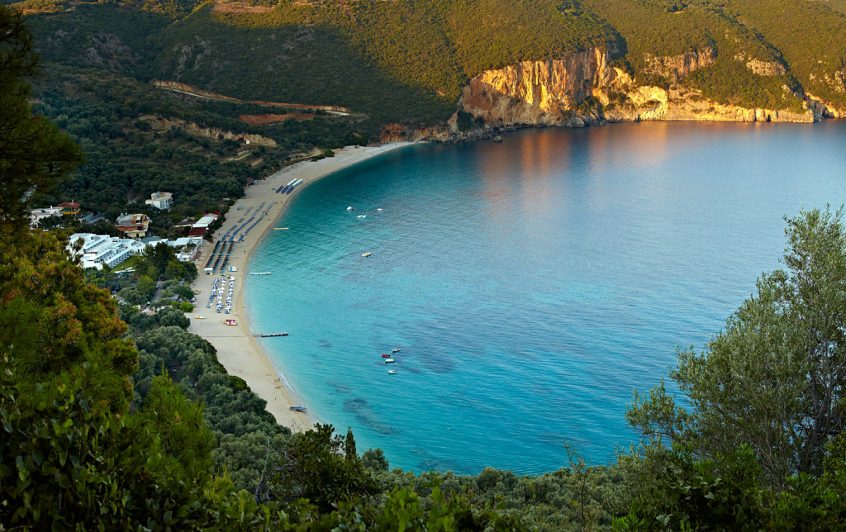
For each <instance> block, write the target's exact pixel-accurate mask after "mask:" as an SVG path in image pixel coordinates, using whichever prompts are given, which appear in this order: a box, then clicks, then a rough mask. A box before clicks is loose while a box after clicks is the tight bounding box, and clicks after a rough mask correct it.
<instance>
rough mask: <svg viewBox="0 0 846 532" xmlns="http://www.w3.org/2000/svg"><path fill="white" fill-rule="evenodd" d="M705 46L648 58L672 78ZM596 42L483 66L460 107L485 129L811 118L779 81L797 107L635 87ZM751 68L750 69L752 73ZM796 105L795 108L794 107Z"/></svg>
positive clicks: (817, 111)
mask: <svg viewBox="0 0 846 532" xmlns="http://www.w3.org/2000/svg"><path fill="white" fill-rule="evenodd" d="M714 57H715V52H714V51H713V50H712V49H710V48H708V49H706V50H703V51H699V52H691V53H689V54H685V55H682V56H677V57H676V56H673V57H667V58H654V60H653V61H652V62H650V63H649V64H650V65H651V66H650V68H654V69H655V71H654V72H655V73H660V74H662V75H664V76H665V77H671V78H673V79H679V78H682V77H684V76H686V75H688V74H689V73H690V72H693V71H694V70H696V69H698V68H704V67H705V66H707V65H709V64H711V63H712V62H713V61H714ZM749 62H750V63H752V64H751V65H747V67H748V68H750V69H754V70H758V71H759V72H760V75H771V74H770V72H771V71H773V70H777V69H778V67H779V66H781V65H778V66H774V65H763V64H761V63H762V62H758V63H755V62H754V61H752V60H749ZM610 63H611V60H610V57H609V54H608V52H607V51H605V50H603V49H600V48H592V49H589V50H585V51H581V52H576V53H573V54H570V55H568V56H566V57H563V58H560V59H550V60H544V61H522V62H520V63H516V64H513V65H509V66H506V67H504V68H500V69H495V70H488V71H485V72H483V73H481V74H480V75H478V76H476V77H474V78H473V79H471V80H470V82H469V84H468V85H467V86H466V87H465V88H464V92H463V95H462V97H461V100H460V102H459V106H460V109H462V110H463V111H465V112H467V113H470V114H471V115H473V116H474V117H476V118H479V119H482V120H483V121H484V123H485V124H487V125H488V126H492V127H502V126H526V125H568V126H581V125H584V124H585V123H594V122H601V121H634V120H706V121H740V122H761V121H766V122H814V121H817V120H819V119H820V118H821V117H822V116H823V111H822V109H821V108H820V106H819V105H815V104H814V103H813V102H811V101H810V99H808V98H804V95H795V94H793V93H791V92H790V91H789V89H788V88H787V87H785V91H786V92H785V98H786V100H790V99H794V102H795V101H796V99H800V100H801V99H804V100H805V102H804V110H802V111H799V112H797V111H789V110H784V109H762V108H747V107H741V106H735V105H728V104H723V103H719V102H715V101H712V100H709V99H708V98H705V97H704V96H703V95H702V94H701V93H699V92H698V91H695V90H690V89H684V88H680V87H679V86H678V85H677V84H672V87H673V88H670V89H665V88H662V87H655V86H649V85H639V84H638V83H637V82H636V81H635V80H634V79H633V78H632V77H631V76H630V75H629V73H628V72H626V71H624V70H623V69H621V68H618V67H615V66H612V65H611V64H610ZM756 73H757V72H756ZM794 107H795V106H794Z"/></svg>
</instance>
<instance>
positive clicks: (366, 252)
mask: <svg viewBox="0 0 846 532" xmlns="http://www.w3.org/2000/svg"><path fill="white" fill-rule="evenodd" d="M370 255H373V253H372V252H370V251H365V252H364V253H362V254H361V256H362V257H369V256H370Z"/></svg>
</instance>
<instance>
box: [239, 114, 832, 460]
mask: <svg viewBox="0 0 846 532" xmlns="http://www.w3.org/2000/svg"><path fill="white" fill-rule="evenodd" d="M844 202H846V124H845V123H834V122H829V123H825V124H820V125H816V126H807V125H757V126H755V125H748V124H724V125H723V124H716V125H715V124H683V123H678V124H674V123H650V124H628V125H616V126H609V127H601V128H591V129H584V130H558V129H554V130H553V129H549V130H535V131H525V132H521V133H518V134H514V135H511V136H508V137H506V139H505V141H504V142H503V143H502V144H494V143H490V142H479V143H475V144H466V145H453V146H443V145H421V146H414V147H410V148H406V149H403V150H400V151H397V152H393V153H390V154H387V155H385V156H382V157H380V158H378V159H375V160H371V161H368V162H365V163H363V164H360V165H358V166H355V167H353V168H351V169H348V170H345V171H343V172H340V173H338V174H336V175H334V176H331V177H328V178H326V179H324V180H323V181H320V182H318V183H316V184H315V185H313V186H311V187H309V188H307V189H305V190H304V191H303V192H302V193H301V194H300V196H299V197H298V198H297V200H296V202H295V203H294V205H293V206H292V208H291V209H290V210H289V212H288V213H287V214H286V215H285V216H284V218H283V219H282V220H280V222H279V226H288V227H290V230H289V231H274V232H271V233H269V235H268V237H267V238H266V240H265V241H264V242H263V243H262V244H261V246H260V247H259V249H258V250H257V252H256V254H255V257H254V259H253V261H252V263H251V265H250V270H251V271H273V275H271V276H253V277H250V278H249V280H248V283H247V288H246V290H247V304H248V307H249V309H250V314H251V318H252V319H253V328H254V329H255V330H256V331H276V330H286V331H289V332H290V333H291V336H290V337H288V338H278V339H268V340H266V341H264V342H263V344H264V346H265V347H266V348H267V349H268V351H269V352H270V353H271V356H272V357H273V359H274V361H275V363H276V365H277V366H278V367H279V368H280V370H281V371H282V372H283V373H284V374H285V375H286V376H287V377H288V379H289V380H290V381H291V382H292V384H293V385H294V388H295V390H296V391H297V392H298V393H299V394H300V395H301V396H302V397H303V399H304V401H305V403H306V404H307V405H308V406H309V408H310V409H311V410H312V411H313V412H314V413H315V415H316V416H317V417H318V418H319V419H321V420H323V421H326V422H330V423H332V424H334V425H335V426H336V427H338V428H339V429H341V430H345V429H346V427H348V426H351V427H353V429H354V431H355V433H356V436H357V439H358V441H359V449H365V448H367V447H381V448H382V449H384V450H385V452H386V454H387V457H388V459H389V460H390V462H391V465H392V466H398V467H403V468H408V469H412V470H421V469H430V468H436V469H442V470H446V469H451V470H454V471H457V472H461V473H476V472H478V471H480V470H481V469H482V468H483V467H484V466H493V467H498V468H506V469H511V470H514V471H518V472H523V473H537V472H543V471H550V470H554V469H557V468H559V467H561V466H563V465H566V463H567V454H566V451H565V443H566V444H568V445H570V446H571V447H573V448H574V449H575V450H576V451H577V452H578V453H579V454H580V455H581V456H583V457H584V458H585V459H586V460H587V461H588V462H590V463H605V462H610V461H612V460H613V459H614V455H615V451H616V450H617V449H620V448H626V447H628V445H629V444H630V443H632V442H633V441H634V440H635V438H636V433H635V432H634V431H632V430H631V429H630V428H628V427H627V425H626V422H625V419H624V413H625V410H626V404H627V403H628V402H629V401H631V398H632V391H633V390H634V389H640V390H646V389H647V388H648V387H649V386H651V385H653V384H655V383H656V382H657V381H658V380H659V379H660V378H661V377H662V376H664V375H666V373H667V370H668V369H669V368H670V367H671V365H672V364H673V362H674V360H675V353H676V348H677V347H679V346H688V345H693V346H696V347H702V346H703V345H704V344H705V343H706V342H707V341H708V339H709V338H711V337H712V335H713V334H715V333H716V332H718V331H719V330H720V329H721V327H722V325H723V323H724V321H725V318H726V317H727V316H728V315H729V314H730V313H731V312H732V311H733V310H734V309H735V308H736V307H737V305H738V304H739V303H740V302H741V301H742V300H743V299H744V298H746V297H748V296H749V294H750V293H751V292H752V290H753V288H754V283H755V279H756V277H757V276H758V275H759V274H760V273H761V272H762V271H768V270H771V269H774V268H776V267H778V266H779V263H778V258H779V257H780V255H781V253H782V251H783V248H784V244H785V241H784V221H783V219H782V218H783V216H785V215H789V216H793V215H796V214H797V213H798V212H799V211H800V210H801V209H808V208H814V207H824V206H825V205H826V204H827V203H831V204H833V205H840V204H842V203H844ZM347 206H353V207H354V209H355V210H354V211H353V212H347V211H346V207H347ZM377 209H383V210H382V211H381V212H379V211H378V210H377ZM361 214H364V215H366V218H359V217H358V215H361ZM365 251H372V253H373V255H372V256H371V257H369V258H363V257H362V256H361V254H362V253H363V252H365ZM394 346H401V347H402V352H401V353H399V354H398V355H397V357H396V358H397V363H396V364H395V365H394V366H393V367H394V368H395V369H397V370H398V373H397V374H396V375H389V374H388V373H387V369H388V367H386V366H385V365H384V364H383V362H382V359H381V358H380V353H385V352H389V351H390V349H391V348H392V347H394Z"/></svg>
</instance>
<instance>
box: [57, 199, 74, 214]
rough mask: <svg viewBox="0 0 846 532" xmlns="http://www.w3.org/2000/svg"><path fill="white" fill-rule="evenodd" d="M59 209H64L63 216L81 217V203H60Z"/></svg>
mask: <svg viewBox="0 0 846 532" xmlns="http://www.w3.org/2000/svg"><path fill="white" fill-rule="evenodd" d="M59 207H61V208H62V216H78V215H79V202H78V201H65V202H63V203H59Z"/></svg>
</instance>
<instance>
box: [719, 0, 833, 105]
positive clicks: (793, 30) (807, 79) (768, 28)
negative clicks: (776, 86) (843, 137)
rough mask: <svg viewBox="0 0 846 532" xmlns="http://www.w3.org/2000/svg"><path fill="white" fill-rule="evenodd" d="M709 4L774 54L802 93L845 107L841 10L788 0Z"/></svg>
mask: <svg viewBox="0 0 846 532" xmlns="http://www.w3.org/2000/svg"><path fill="white" fill-rule="evenodd" d="M714 3H715V4H716V5H717V6H719V8H720V9H721V11H722V12H723V13H725V14H726V16H728V17H733V18H735V19H736V20H737V21H739V23H741V24H744V25H745V26H747V27H748V28H750V29H751V30H752V31H753V32H755V33H756V34H758V35H761V36H762V38H763V39H765V40H766V41H767V42H768V43H770V44H771V45H772V46H773V47H774V48H776V49H778V50H780V51H781V53H782V54H783V57H784V59H785V60H786V62H787V64H788V65H789V66H790V70H791V71H792V73H793V74H794V76H795V77H796V79H797V80H799V82H800V83H801V84H802V86H803V87H805V89H806V90H807V91H808V92H810V93H812V94H814V95H815V96H818V97H822V98H825V99H826V100H828V101H832V102H836V103H837V104H839V105H840V106H841V107H844V106H846V83H844V80H846V15H844V14H843V13H842V12H841V11H836V10H832V9H830V8H829V7H828V6H826V5H824V4H821V3H818V2H794V1H790V0H772V1H767V2H765V3H764V2H744V1H742V0H724V1H715V2H714ZM840 7H841V9H842V7H843V6H842V4H841V5H840Z"/></svg>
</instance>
